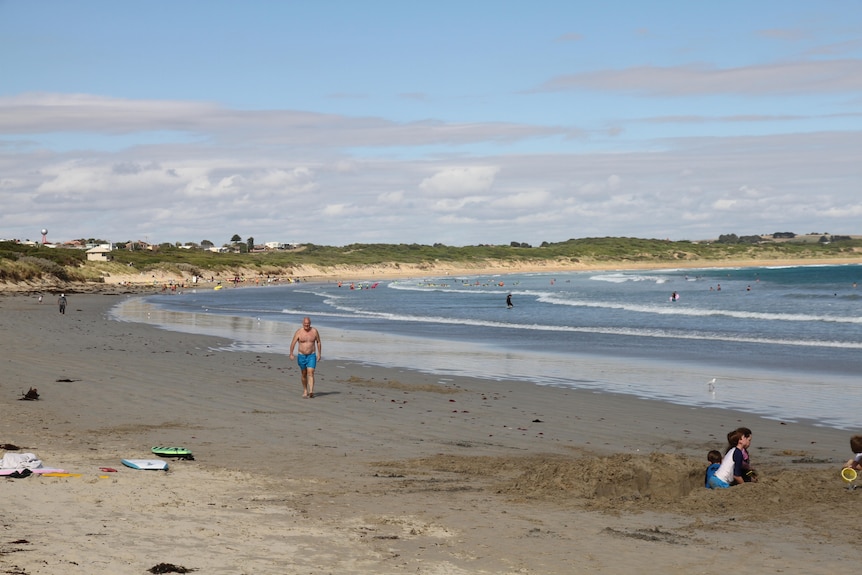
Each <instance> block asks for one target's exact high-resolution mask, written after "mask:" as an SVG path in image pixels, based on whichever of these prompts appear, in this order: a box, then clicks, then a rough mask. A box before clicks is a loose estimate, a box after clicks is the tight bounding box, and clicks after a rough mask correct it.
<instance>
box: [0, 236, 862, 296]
mask: <svg viewBox="0 0 862 575" xmlns="http://www.w3.org/2000/svg"><path fill="white" fill-rule="evenodd" d="M756 239H757V238H756V237H755V240H756ZM111 256H112V261H111V262H108V263H103V262H89V261H87V258H86V255H85V253H84V251H83V250H78V249H64V248H47V247H40V246H27V245H21V244H17V243H14V242H2V243H0V283H5V284H13V283H31V284H32V283H42V284H45V283H48V284H53V285H63V284H69V283H76V282H84V283H87V282H102V281H104V278H105V277H106V276H111V275H114V276H118V275H124V274H125V275H131V274H137V275H139V276H142V277H149V276H150V275H152V276H155V275H160V276H161V275H176V276H183V277H188V276H191V275H198V276H205V277H209V276H211V275H220V276H226V275H233V274H237V275H239V274H242V275H246V276H248V275H261V276H266V275H271V276H287V277H290V276H293V275H296V274H300V275H304V274H307V272H308V270H316V271H317V272H319V273H321V274H326V273H327V272H328V271H333V270H347V269H350V270H360V269H362V268H388V269H393V270H397V269H399V267H400V266H409V267H410V269H412V270H420V271H421V270H428V271H429V272H431V271H432V270H434V269H435V268H440V267H441V266H449V267H457V268H462V269H467V270H469V269H483V268H489V267H501V266H502V267H506V268H517V267H518V266H531V265H532V266H542V265H553V266H555V267H557V268H569V267H570V268H571V269H573V270H576V269H578V268H579V267H584V266H590V265H599V264H607V265H612V266H614V267H625V266H626V265H643V264H655V265H665V264H667V265H675V264H676V265H679V264H682V263H685V264H686V265H697V264H699V263H700V264H704V265H714V264H716V263H721V262H742V261H747V260H748V261H751V260H758V261H767V262H768V261H770V260H785V261H786V260H800V261H803V262H804V261H805V260H810V261H812V262H813V261H821V260H854V259H856V260H859V259H862V238H860V237H858V236H852V237H850V236H843V237H842V238H841V239H838V240H835V239H834V238H825V237H824V236H816V235H815V236H801V237H797V238H785V239H781V240H773V239H769V238H761V239H760V240H759V241H756V243H754V242H752V240H751V239H750V238H748V239H747V240H746V242H745V243H743V242H737V243H729V242H727V241H722V242H719V241H702V242H691V241H669V240H650V239H638V238H582V239H571V240H568V241H564V242H558V243H545V244H543V245H542V246H539V247H531V246H526V245H523V244H522V245H509V246H495V245H481V246H466V247H451V246H445V245H442V244H435V245H433V246H429V245H419V244H352V245H348V246H343V247H331V246H318V245H313V244H307V245H303V246H301V247H299V248H298V249H293V250H285V251H267V252H259V253H221V254H220V253H214V252H210V251H206V250H201V249H181V248H178V247H173V246H169V245H163V246H161V247H160V248H158V249H157V250H152V251H151V250H138V251H125V250H115V251H113V252H111Z"/></svg>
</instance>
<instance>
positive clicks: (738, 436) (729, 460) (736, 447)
mask: <svg viewBox="0 0 862 575" xmlns="http://www.w3.org/2000/svg"><path fill="white" fill-rule="evenodd" d="M727 441H728V443H730V444H731V445H732V446H733V447H731V448H730V449H729V450H728V451H727V453H725V454H724V459H722V460H721V465H720V466H719V468H718V471H716V472H715V476H716V477H717V478H718V479H721V480H722V481H724V482H725V483H727V485H728V486H730V485H736V484H739V483H745V479H743V475H744V474H745V471H744V469H743V467H742V458H743V455H742V453H743V451H742V450H743V449H748V447H749V446H750V445H751V436H750V435H749V436H747V437H746V436H745V435H743V434H742V432H741V431H740V430H738V429H734V430H733V431H731V432H730V433H729V434H728V435H727Z"/></svg>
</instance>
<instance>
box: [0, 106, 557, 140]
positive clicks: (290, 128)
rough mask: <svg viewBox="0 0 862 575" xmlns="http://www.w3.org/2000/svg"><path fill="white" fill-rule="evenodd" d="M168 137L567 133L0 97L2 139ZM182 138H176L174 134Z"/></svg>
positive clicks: (381, 137) (552, 129)
mask: <svg viewBox="0 0 862 575" xmlns="http://www.w3.org/2000/svg"><path fill="white" fill-rule="evenodd" d="M160 132H161V133H165V134H166V135H165V136H164V137H163V141H166V142H177V141H180V142H184V141H189V138H192V141H195V140H201V141H203V142H205V143H209V144H210V145H226V144H228V145H236V144H237V143H238V142H242V143H243V144H245V145H252V144H257V145H267V146H284V147H290V148H299V149H308V148H325V149H329V150H332V151H333V152H334V151H337V150H341V149H346V148H352V147H360V146H363V147H396V146H429V145H463V144H470V143H476V142H486V141H489V140H492V141H500V142H513V141H518V140H524V139H530V138H538V137H547V136H551V135H566V134H570V133H571V132H572V130H571V129H570V128H567V127H548V126H530V125H521V124H514V123H504V122H496V123H460V124H456V123H442V122H435V121H428V120H424V121H417V122H409V123H399V122H392V121H389V120H385V119H382V118H369V117H348V116H341V115H337V114H322V113H316V112H305V111H294V110H266V111H258V110H254V111H247V110H231V109H226V108H222V107H219V106H216V105H214V104H210V103H207V102H185V101H172V100H164V101H162V100H130V99H120V98H107V97H101V96H90V95H85V94H73V95H63V94H43V93H34V94H23V95H19V96H7V97H0V134H7V135H22V134H58V133H88V134H102V135H113V136H118V135H122V134H129V133H160ZM180 134H182V135H184V137H182V138H181V137H179V136H178V135H180Z"/></svg>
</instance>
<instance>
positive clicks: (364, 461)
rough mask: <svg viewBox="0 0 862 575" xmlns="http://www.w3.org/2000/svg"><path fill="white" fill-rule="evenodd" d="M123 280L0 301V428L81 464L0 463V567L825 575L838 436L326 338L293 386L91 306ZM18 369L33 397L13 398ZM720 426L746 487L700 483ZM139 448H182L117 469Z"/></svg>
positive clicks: (289, 369)
mask: <svg viewBox="0 0 862 575" xmlns="http://www.w3.org/2000/svg"><path fill="white" fill-rule="evenodd" d="M125 297H134V296H124V295H98V294H72V295H71V296H70V297H69V305H68V308H67V313H66V315H60V314H59V313H58V312H57V307H56V305H55V304H54V303H53V299H51V298H46V301H45V302H44V303H41V304H39V303H38V301H37V299H36V298H35V297H34V296H32V295H0V325H2V332H0V333H2V335H0V338H2V340H0V341H2V349H3V351H4V353H3V357H2V366H3V369H2V375H0V410H2V414H3V415H2V418H0V443H3V444H14V445H15V446H18V447H21V448H22V449H21V450H20V451H19V452H24V451H26V452H32V453H35V454H36V455H37V456H38V457H39V458H40V459H42V460H43V461H44V463H45V465H46V466H51V467H61V468H63V469H65V470H67V471H69V472H71V473H74V474H80V475H79V476H73V477H36V476H31V477H27V478H24V479H2V482H3V488H4V499H5V501H4V505H3V516H2V517H3V521H2V525H3V536H2V539H0V572H14V573H27V574H30V575H35V574H49V573H50V574H55V573H56V574H60V573H62V574H76V573H94V572H113V573H143V572H146V570H147V569H150V568H151V567H153V566H155V565H157V564H160V563H168V564H173V565H177V566H182V567H185V568H188V569H195V570H196V571H195V572H198V573H218V574H222V573H223V574H229V573H230V574H236V573H297V574H299V573H303V574H307V573H311V574H323V573H358V574H363V573H368V574H371V573H375V574H381V573H382V574H389V573H391V574H401V573H405V574H406V573H420V574H435V575H436V574H459V575H460V574H467V573H489V574H490V573H521V574H523V573H527V574H557V573H559V574H563V573H566V574H568V573H578V572H585V573H586V572H589V573H608V574H615V573H620V572H623V571H634V572H638V573H662V574H667V573H679V574H690V573H707V574H711V573H715V574H719V573H724V572H726V570H727V569H728V568H729V563H728V561H732V562H733V564H734V565H735V567H734V568H738V569H744V570H748V571H753V572H798V573H802V572H804V573H834V572H837V571H840V570H843V569H845V568H846V566H847V565H848V564H851V563H850V562H852V561H854V560H855V559H856V555H857V552H856V539H857V538H856V536H855V533H854V530H853V529H850V528H849V527H850V526H851V525H854V524H855V520H856V518H857V517H858V512H859V510H862V502H860V499H859V497H862V490H850V489H848V488H847V485H846V484H845V483H843V482H842V481H841V479H840V476H839V468H840V466H841V463H842V462H843V461H845V460H846V459H847V458H848V457H849V456H850V455H851V454H850V452H849V444H848V438H849V435H850V433H848V432H845V431H837V430H831V429H825V428H819V427H815V426H811V425H807V424H801V423H794V422H787V421H776V420H768V419H762V418H758V417H754V416H751V415H745V414H740V413H737V412H732V411H725V410H720V409H708V408H689V407H682V406H675V405H671V404H666V403H663V402H659V401H648V400H642V399H638V398H636V397H631V396H620V395H612V394H603V393H593V392H589V391H579V390H567V389H558V388H550V387H537V386H534V385H532V384H529V383H520V382H495V381H484V380H478V379H468V378H458V379H455V380H454V381H451V380H445V381H443V380H441V379H440V378H439V377H438V376H433V375H428V374H423V373H418V372H411V371H408V370H399V369H383V368H375V367H368V366H364V365H360V364H358V363H352V362H346V361H338V362H336V361H333V362H328V361H326V357H325V355H324V361H323V362H322V363H321V365H320V366H319V369H318V374H317V383H316V386H315V387H316V389H315V391H316V397H315V398H314V399H303V398H302V397H301V395H302V390H301V386H300V383H299V372H298V369H297V367H296V366H295V364H294V363H293V362H291V361H289V360H288V358H287V357H286V356H282V355H276V354H263V353H236V352H223V351H213V348H215V347H219V346H221V345H222V344H224V343H225V342H223V341H220V340H217V339H215V338H211V337H208V336H200V335H191V334H184V333H175V332H168V331H164V330H160V329H158V328H155V327H152V326H148V325H143V324H133V323H123V322H117V321H112V320H109V319H108V318H107V310H108V309H109V308H110V307H111V306H112V305H114V304H116V303H117V302H119V301H121V300H122V299H123V298H125ZM322 337H323V339H324V352H325V351H326V347H325V345H326V333H322ZM30 387H35V388H37V389H38V392H39V394H40V399H39V400H38V401H19V398H21V397H22V395H23V394H24V393H25V392H26V391H27V390H28V389H29V388H30ZM740 425H745V426H747V427H750V428H752V429H753V430H754V443H753V446H752V449H751V454H752V461H753V463H754V465H755V467H757V468H758V470H759V472H760V473H761V478H762V479H761V481H760V482H759V483H757V484H749V485H744V486H739V487H735V488H733V489H730V490H724V491H710V490H706V489H703V487H702V482H703V471H704V469H705V467H706V452H707V451H708V450H709V449H721V450H722V451H724V450H725V449H726V440H725V435H726V434H727V432H728V431H730V430H731V429H733V428H735V427H737V426H740ZM154 445H182V446H185V447H188V448H189V449H191V450H192V451H193V452H194V455H195V460H194V461H171V463H170V470H169V471H168V472H158V471H136V470H132V469H129V468H126V467H123V466H122V465H121V464H120V460H121V459H123V458H152V457H154V456H152V455H151V454H150V452H149V448H150V447H151V446H154ZM2 453H3V451H2V450H0V454H2ZM100 467H110V468H114V469H117V471H116V472H103V471H101V470H100Z"/></svg>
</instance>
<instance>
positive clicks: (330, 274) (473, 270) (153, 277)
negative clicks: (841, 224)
mask: <svg viewBox="0 0 862 575" xmlns="http://www.w3.org/2000/svg"><path fill="white" fill-rule="evenodd" d="M829 265H862V257H859V256H854V257H848V258H816V259H805V258H802V259H750V260H749V259H746V260H732V259H729V260H705V261H701V260H697V261H695V260H680V261H667V262H624V263H623V262H598V261H597V262H591V263H577V264H568V265H561V264H560V263H559V262H556V261H548V262H529V263H525V262H503V261H500V262H496V263H495V265H487V264H486V265H481V266H468V265H463V264H462V265H458V264H452V265H450V264H443V263H435V264H403V263H402V264H398V263H387V264H380V265H370V266H331V267H328V268H319V267H315V266H293V268H292V269H293V272H294V273H291V274H290V276H285V277H282V278H278V281H279V282H281V283H283V282H285V281H288V280H293V279H299V280H300V281H302V282H336V281H343V282H350V281H367V280H378V281H386V280H399V279H408V278H421V277H439V276H477V275H509V274H522V273H574V272H590V271H616V270H667V269H691V270H695V269H722V268H728V269H731V268H734V269H735V268H755V267H794V266H829ZM235 271H236V273H234V272H231V273H230V274H226V275H225V278H224V279H218V280H217V281H209V280H206V279H204V280H202V281H200V282H199V283H198V284H195V287H200V288H212V287H214V286H216V285H218V284H229V283H231V282H230V281H229V280H228V279H227V278H228V276H231V277H233V276H234V275H237V276H245V277H248V278H249V282H251V281H254V279H258V280H259V279H261V278H263V279H264V280H265V279H266V277H265V276H260V275H259V274H257V273H256V272H255V270H253V269H239V270H235ZM147 273H148V274H150V275H149V277H147V278H146V280H142V279H141V278H142V275H143V272H139V273H134V274H113V275H108V276H106V277H104V278H103V279H104V280H105V281H104V282H102V283H97V282H87V283H83V282H68V283H62V284H56V283H44V282H43V283H40V284H39V285H35V283H33V282H24V283H18V284H15V283H7V282H0V295H2V294H4V293H5V294H14V293H34V294H35V293H60V292H62V291H68V292H70V293H110V294H117V295H123V294H133V293H154V292H157V291H160V290H162V288H163V286H166V285H168V286H170V285H171V284H174V283H182V284H186V285H187V287H188V284H191V281H192V277H191V275H190V274H188V273H170V274H169V273H164V272H161V273H157V274H156V273H152V272H147ZM218 277H219V278H221V276H218ZM258 285H259V284H258ZM236 287H247V283H246V282H241V283H240V284H237V286H236Z"/></svg>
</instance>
